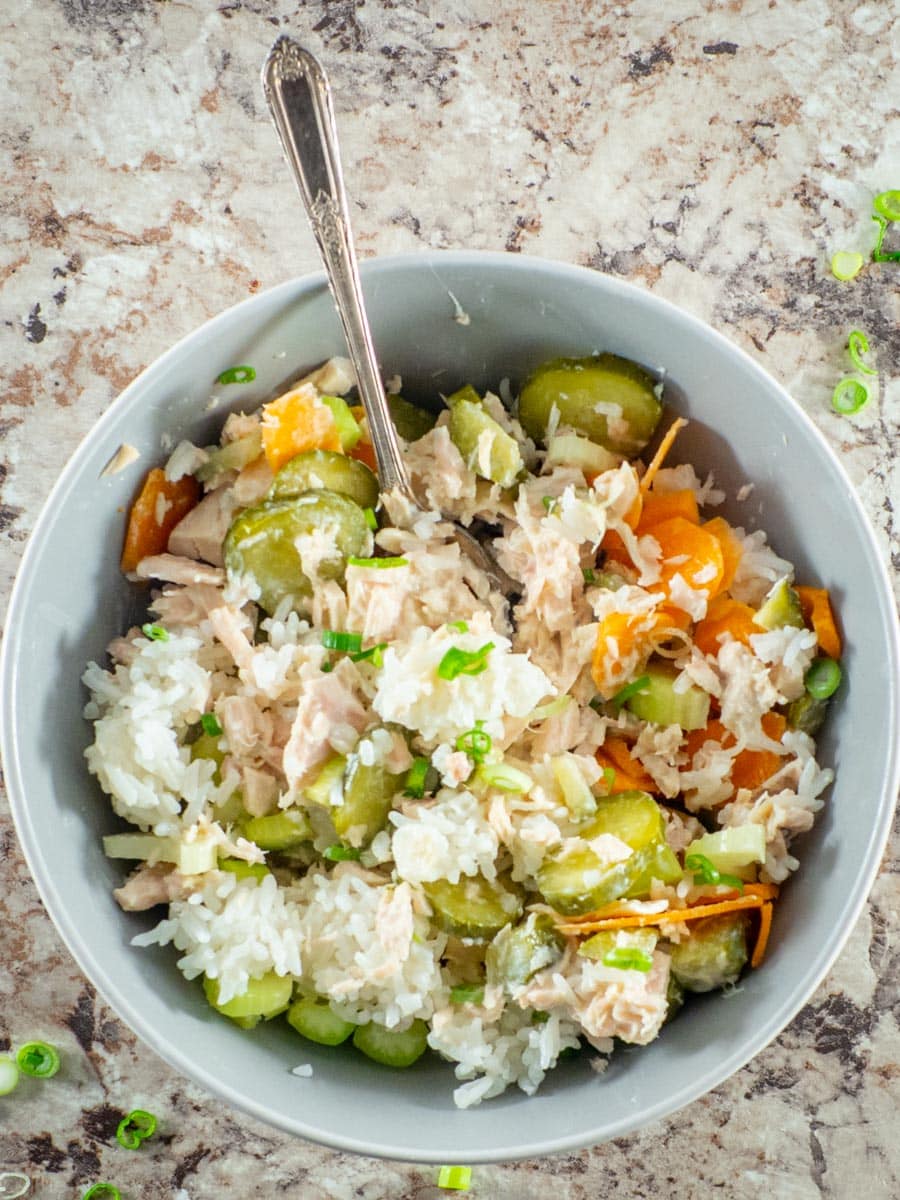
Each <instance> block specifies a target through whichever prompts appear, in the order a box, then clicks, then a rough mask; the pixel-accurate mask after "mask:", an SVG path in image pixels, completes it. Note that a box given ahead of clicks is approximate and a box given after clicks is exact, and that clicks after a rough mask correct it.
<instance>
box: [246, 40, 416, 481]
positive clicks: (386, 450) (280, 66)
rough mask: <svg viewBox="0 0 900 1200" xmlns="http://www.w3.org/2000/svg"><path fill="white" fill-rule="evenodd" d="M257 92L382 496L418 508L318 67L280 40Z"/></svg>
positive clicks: (298, 48)
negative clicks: (322, 277)
mask: <svg viewBox="0 0 900 1200" xmlns="http://www.w3.org/2000/svg"><path fill="white" fill-rule="evenodd" d="M262 82H263V90H264V92H265V96H266V100H267V102H268V105H269V110H270V112H271V114H272V119H273V121H274V122H275V128H276V129H277V130H278V136H279V137H280V138H281V145H282V147H283V149H284V154H285V157H286V158H287V161H288V166H289V167H290V168H291V171H292V173H293V176H294V180H295V182H296V184H297V187H298V189H299V191H300V195H301V197H302V199H303V203H304V205H305V206H306V211H307V214H308V216H309V220H310V223H311V225H312V228H313V232H314V234H315V236H316V241H317V242H318V244H319V250H320V251H321V254H322V260H323V262H324V264H325V268H326V271H327V273H328V281H329V283H330V285H331V291H332V295H333V296H334V301H335V304H336V305H337V310H338V315H339V316H340V318H341V325H342V326H343V328H344V336H345V337H346V339H347V348H348V350H349V352H350V359H351V361H352V363H353V366H354V369H355V371H356V378H357V383H358V385H359V394H360V398H361V399H362V402H363V406H364V408H365V410H366V417H367V418H368V421H369V429H370V432H371V435H372V442H373V444H374V447H375V457H376V459H377V461H378V475H379V478H380V480H381V487H382V490H384V491H399V492H401V493H402V495H403V496H404V497H405V498H406V499H407V500H409V501H411V502H412V503H414V504H418V501H417V500H416V498H415V495H414V493H413V490H412V487H411V486H410V482H409V476H408V475H407V473H406V467H405V465H404V463H403V459H402V458H401V454H400V444H399V442H398V440H397V434H396V431H395V429H394V423H393V421H392V420H391V415H390V411H389V409H388V406H387V400H386V399H385V395H384V389H383V388H382V386H381V377H380V375H379V371H378V363H377V360H376V358H375V347H374V345H373V343H372V333H371V330H370V329H369V322H368V320H367V318H366V313H365V309H364V307H363V297H362V288H361V286H360V282H359V270H358V267H357V264H356V252H355V251H354V248H353V235H352V234H351V232H350V218H349V212H348V207H347V194H346V192H345V191H344V179H343V173H342V171H341V159H340V151H339V148H338V136H337V126H336V125H335V120H334V106H333V104H332V99H331V86H330V84H329V83H328V78H327V76H326V74H325V71H324V69H323V67H322V65H321V63H320V62H319V61H318V59H316V58H315V57H314V55H312V54H310V52H309V51H308V50H305V49H304V48H303V47H302V46H300V45H298V43H297V42H295V41H293V40H292V39H291V38H288V37H280V38H279V39H278V41H277V42H276V43H275V45H274V46H273V47H272V49H271V50H270V51H269V55H268V57H267V59H266V61H265V65H264V66H263V72H262Z"/></svg>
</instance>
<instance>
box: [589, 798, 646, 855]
mask: <svg viewBox="0 0 900 1200" xmlns="http://www.w3.org/2000/svg"><path fill="white" fill-rule="evenodd" d="M595 808H596V812H595V814H594V816H593V817H592V818H591V820H590V821H588V823H587V824H586V825H583V826H582V827H581V828H580V829H579V830H578V836H579V837H580V838H583V839H584V840H585V841H590V840H591V838H595V837H597V836H598V835H599V834H601V833H611V834H614V835H615V836H616V837H617V838H620V839H621V840H622V841H623V842H624V843H625V845H626V846H630V847H631V848H632V850H640V849H641V848H642V847H643V846H647V845H649V844H650V843H651V842H658V841H661V840H662V839H663V837H664V835H665V822H664V820H663V815H662V810H661V809H660V807H659V805H658V804H657V803H656V801H655V800H654V799H653V797H652V796H651V795H649V794H648V793H647V792H637V791H635V792H617V793H616V794H615V795H614V796H603V797H601V798H600V799H599V800H598V801H597V802H596V805H595Z"/></svg>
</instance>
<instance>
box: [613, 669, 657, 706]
mask: <svg viewBox="0 0 900 1200" xmlns="http://www.w3.org/2000/svg"><path fill="white" fill-rule="evenodd" d="M649 686H650V676H649V675H641V677H640V678H639V679H632V681H631V683H626V684H625V686H624V687H623V688H620V689H619V690H618V691H617V692H616V694H615V695H614V696H613V698H612V699H611V700H610V704H613V705H615V707H616V708H621V707H622V705H623V704H624V703H625V701H626V700H630V699H631V697H632V696H637V695H638V694H639V693H640V692H643V691H644V690H645V689H646V688H647V687H649Z"/></svg>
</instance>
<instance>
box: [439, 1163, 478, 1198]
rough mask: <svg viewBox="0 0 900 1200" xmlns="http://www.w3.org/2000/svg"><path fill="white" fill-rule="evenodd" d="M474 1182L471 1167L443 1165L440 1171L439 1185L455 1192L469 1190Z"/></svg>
mask: <svg viewBox="0 0 900 1200" xmlns="http://www.w3.org/2000/svg"><path fill="white" fill-rule="evenodd" d="M471 1182H472V1168H471V1167H441V1169H440V1171H438V1187H440V1188H449V1189H450V1190H451V1191H454V1192H467V1191H468V1190H469V1185H470V1184H471Z"/></svg>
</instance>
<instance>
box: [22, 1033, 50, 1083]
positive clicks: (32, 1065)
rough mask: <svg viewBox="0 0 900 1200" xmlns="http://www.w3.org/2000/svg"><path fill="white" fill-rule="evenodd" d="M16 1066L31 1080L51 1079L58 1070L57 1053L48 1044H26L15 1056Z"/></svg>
mask: <svg viewBox="0 0 900 1200" xmlns="http://www.w3.org/2000/svg"><path fill="white" fill-rule="evenodd" d="M16 1066H17V1067H18V1068H19V1070H20V1071H21V1072H22V1074H23V1075H30V1076H31V1078H32V1079H52V1078H53V1076H54V1075H55V1074H56V1072H57V1071H58V1070H59V1051H58V1050H57V1049H56V1047H55V1046H51V1045H50V1043H49V1042H26V1043H25V1045H24V1046H20V1047H19V1050H18V1052H17V1054H16Z"/></svg>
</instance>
